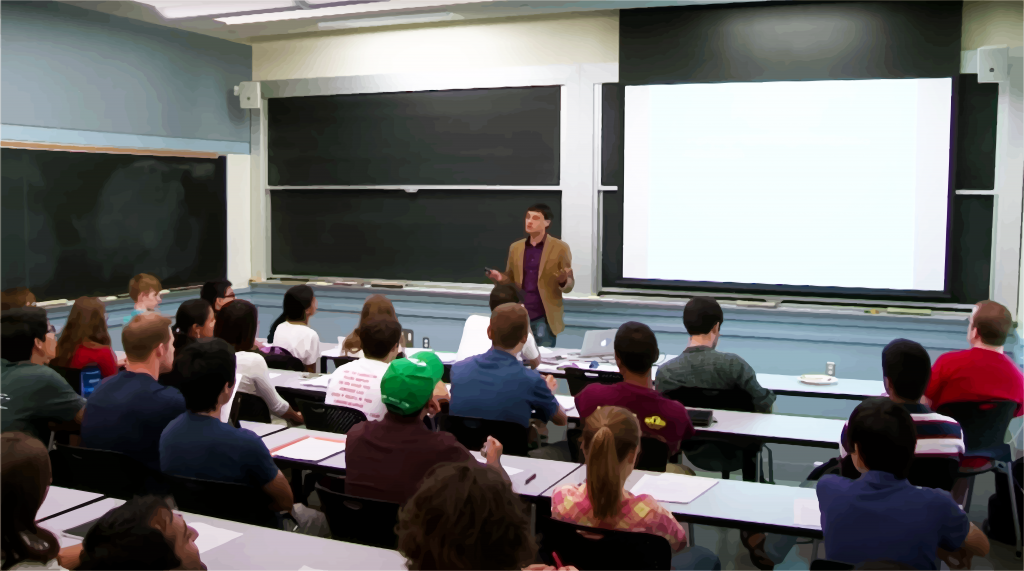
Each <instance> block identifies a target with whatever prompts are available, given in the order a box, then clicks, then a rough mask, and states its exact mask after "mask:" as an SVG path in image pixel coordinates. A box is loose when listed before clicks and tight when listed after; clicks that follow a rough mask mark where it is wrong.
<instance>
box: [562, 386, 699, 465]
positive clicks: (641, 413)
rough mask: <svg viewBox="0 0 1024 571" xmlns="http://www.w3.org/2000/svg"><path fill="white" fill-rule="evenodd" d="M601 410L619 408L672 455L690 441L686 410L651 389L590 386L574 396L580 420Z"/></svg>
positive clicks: (690, 431)
mask: <svg viewBox="0 0 1024 571" xmlns="http://www.w3.org/2000/svg"><path fill="white" fill-rule="evenodd" d="M602 406H621V407H622V408H625V409H626V410H628V411H630V412H632V413H633V414H635V415H636V416H637V419H638V420H639V421H640V428H641V429H642V430H643V433H644V436H653V437H656V438H660V439H662V440H664V441H665V442H666V443H667V444H668V447H669V448H670V449H671V450H672V453H673V454H674V453H675V452H677V451H678V450H679V443H680V442H681V441H683V440H686V439H688V438H692V437H693V434H694V430H693V424H692V423H691V422H690V415H689V414H687V413H686V407H685V406H683V404H682V403H681V402H679V401H674V400H672V399H670V398H666V397H664V396H662V394H661V393H659V392H658V391H656V390H654V389H645V388H644V387H639V386H637V385H634V384H631V383H627V382H625V381H622V382H618V383H615V384H611V385H603V384H600V383H593V384H591V385H587V388H585V389H583V390H582V391H580V394H578V395H576V410H577V411H579V413H580V418H586V417H588V416H590V415H591V414H594V411H596V410H597V409H598V407H602Z"/></svg>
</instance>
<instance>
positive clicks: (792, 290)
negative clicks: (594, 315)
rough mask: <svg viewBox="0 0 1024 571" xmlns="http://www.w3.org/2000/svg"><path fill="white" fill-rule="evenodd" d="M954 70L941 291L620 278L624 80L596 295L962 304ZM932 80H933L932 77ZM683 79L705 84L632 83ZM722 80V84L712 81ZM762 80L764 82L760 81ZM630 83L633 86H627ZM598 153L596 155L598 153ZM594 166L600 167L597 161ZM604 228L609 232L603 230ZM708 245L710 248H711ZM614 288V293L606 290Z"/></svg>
mask: <svg viewBox="0 0 1024 571" xmlns="http://www.w3.org/2000/svg"><path fill="white" fill-rule="evenodd" d="M960 75H961V74H960V73H957V74H955V75H952V76H943V77H942V78H943V79H947V78H948V79H949V81H950V83H951V85H950V116H949V119H948V120H949V126H950V128H949V166H948V172H947V179H946V247H945V268H944V279H943V289H942V290H941V291H931V290H891V289H869V288H851V287H831V286H809V285H808V286H802V285H788V284H750V283H727V282H707V281H684V280H659V279H638V278H626V277H623V275H622V274H623V270H622V257H624V255H625V253H624V252H623V228H624V225H625V221H624V220H623V212H622V210H623V208H622V205H623V204H624V203H625V196H624V195H625V192H626V189H625V185H624V178H625V172H624V166H625V150H626V146H625V134H624V125H625V111H626V110H625V105H626V98H625V88H626V87H627V85H626V84H621V83H620V84H616V86H615V89H616V90H617V92H618V96H617V100H618V101H617V105H616V108H617V111H618V113H619V121H618V122H617V124H616V125H614V130H615V134H614V139H613V140H614V141H616V143H617V147H618V148H617V149H616V150H615V153H616V154H617V156H618V160H619V165H622V166H621V167H620V169H623V170H620V171H619V172H618V173H617V174H618V177H617V178H618V180H616V181H615V182H617V183H618V184H617V188H616V189H615V190H614V191H612V190H610V189H609V190H601V191H598V192H599V194H600V195H601V196H600V201H599V203H600V205H601V206H600V208H601V213H600V216H599V218H600V219H601V223H602V225H601V233H602V235H601V238H600V240H599V243H600V245H601V256H600V258H601V265H602V270H601V271H600V272H599V273H598V279H599V280H600V281H599V285H598V293H599V294H602V293H615V294H619V293H622V290H628V291H633V292H634V293H637V294H640V295H643V294H644V292H646V291H650V290H659V291H661V292H666V291H669V292H678V293H679V295H680V296H685V295H687V294H691V293H693V292H700V293H711V294H723V296H728V295H729V294H736V295H740V296H769V297H773V298H774V297H786V296H787V295H788V296H799V297H801V298H808V297H811V298H823V299H825V300H828V299H839V298H841V299H845V300H851V299H859V300H864V301H865V302H873V301H874V302H877V301H892V302H908V303H928V304H935V305H941V306H949V305H951V304H953V305H955V304H963V303H966V302H965V301H963V300H958V299H955V298H954V295H953V292H952V287H951V286H952V283H953V280H954V279H955V278H956V277H957V276H954V273H953V272H954V267H953V265H954V260H955V256H954V246H955V243H956V240H955V237H954V236H953V216H954V212H953V207H954V200H955V196H956V191H955V182H956V177H955V175H956V166H957V165H956V156H957V114H958V110H959V106H960V93H959V83H960ZM836 79H837V78H828V79H825V78H816V79H804V80H793V79H787V80H782V81H834V80H836ZM863 79H865V78H851V79H848V81H858V80H863ZM873 79H896V78H873ZM899 79H927V78H923V77H903V78H899ZM932 79H934V78H932ZM686 83H706V82H664V83H645V84H636V85H680V84H686ZM714 83H724V82H714ZM731 83H747V82H731ZM760 83H767V82H760ZM629 86H634V84H629ZM598 92H599V93H600V94H601V98H602V104H601V105H599V106H598V107H599V108H601V107H603V103H604V102H603V98H604V91H603V90H599V91H598ZM599 126H601V127H603V128H607V124H605V123H604V122H603V121H601V125H599ZM599 140H600V144H602V145H603V144H605V142H606V141H607V137H604V136H602V137H600V138H599ZM598 156H601V154H600V152H599V153H598ZM597 168H598V169H602V165H601V164H600V161H598V165H597ZM597 180H598V181H602V172H600V170H599V172H598V176H597ZM608 192H615V193H617V194H618V197H619V200H620V201H621V202H620V205H619V214H618V220H617V222H618V225H617V227H616V228H614V229H611V228H606V227H605V225H604V217H605V214H604V210H605V208H604V198H605V195H606V193H608ZM609 230H613V232H611V233H609V232H608V231H609ZM609 247H610V248H616V249H617V250H618V255H619V256H620V257H619V258H618V259H617V262H618V263H617V264H614V266H615V267H614V268H609V269H613V270H614V271H613V272H611V283H606V278H607V277H608V276H606V273H609V272H606V271H605V268H604V265H605V264H606V263H608V260H607V250H608V248H609ZM712 247H713V246H712ZM611 290H615V291H611Z"/></svg>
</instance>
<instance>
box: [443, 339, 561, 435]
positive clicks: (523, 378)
mask: <svg viewBox="0 0 1024 571" xmlns="http://www.w3.org/2000/svg"><path fill="white" fill-rule="evenodd" d="M451 380H452V390H451V392H452V399H451V404H450V405H449V409H448V410H449V413H450V414H453V415H455V416H468V417H470V418H483V419H486V420H504V421H508V422H516V423H519V424H522V425H523V426H529V425H530V415H531V414H532V412H533V411H536V412H537V416H538V417H539V418H540V419H541V420H543V421H544V422H547V421H548V420H549V419H550V418H551V417H552V416H554V414H555V413H557V412H558V401H557V400H555V395H553V394H551V389H549V388H548V385H547V383H545V382H544V378H543V377H541V376H540V373H538V372H537V371H534V370H532V369H528V368H526V367H525V366H523V364H522V363H520V362H519V359H516V358H515V357H514V356H512V355H510V354H509V353H506V352H505V351H501V350H499V349H495V348H493V347H492V348H491V349H490V350H489V351H487V352H486V353H484V354H482V355H477V356H475V357H470V358H468V359H466V360H464V361H459V362H458V363H455V364H454V365H452V372H451Z"/></svg>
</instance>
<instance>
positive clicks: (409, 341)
mask: <svg viewBox="0 0 1024 571" xmlns="http://www.w3.org/2000/svg"><path fill="white" fill-rule="evenodd" d="M402 337H403V338H404V339H405V346H406V347H414V345H413V343H414V342H415V339H414V338H413V335H412V329H403V330H402Z"/></svg>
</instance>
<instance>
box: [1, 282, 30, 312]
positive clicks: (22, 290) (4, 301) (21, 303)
mask: <svg viewBox="0 0 1024 571" xmlns="http://www.w3.org/2000/svg"><path fill="white" fill-rule="evenodd" d="M35 302H36V296H35V295H33V294H32V292H31V291H29V290H28V288H27V287H14V288H11V289H5V290H4V291H3V292H2V293H0V309H3V310H4V311H7V310H8V309H17V308H19V307H25V306H29V305H32V304H33V303H35Z"/></svg>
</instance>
